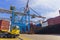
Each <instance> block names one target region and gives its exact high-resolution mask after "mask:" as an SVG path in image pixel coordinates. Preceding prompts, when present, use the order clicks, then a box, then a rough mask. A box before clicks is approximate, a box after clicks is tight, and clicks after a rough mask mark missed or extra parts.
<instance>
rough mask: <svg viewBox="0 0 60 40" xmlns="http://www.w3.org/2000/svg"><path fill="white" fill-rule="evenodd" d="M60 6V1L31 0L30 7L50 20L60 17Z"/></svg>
mask: <svg viewBox="0 0 60 40" xmlns="http://www.w3.org/2000/svg"><path fill="white" fill-rule="evenodd" d="M59 4H60V0H33V1H32V0H31V3H30V7H32V8H34V9H35V10H36V11H37V12H40V13H41V14H42V15H43V16H46V17H47V18H50V17H56V16H58V15H59V13H58V10H59V8H60V5H59ZM37 9H38V10H37ZM51 15H52V16H51Z"/></svg>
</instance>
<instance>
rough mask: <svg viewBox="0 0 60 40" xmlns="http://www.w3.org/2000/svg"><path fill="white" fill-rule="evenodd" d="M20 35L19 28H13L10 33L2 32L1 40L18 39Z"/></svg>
mask: <svg viewBox="0 0 60 40" xmlns="http://www.w3.org/2000/svg"><path fill="white" fill-rule="evenodd" d="M19 34H20V30H19V28H17V27H13V28H12V30H11V31H10V32H7V31H1V30H0V38H16V37H17V36H19Z"/></svg>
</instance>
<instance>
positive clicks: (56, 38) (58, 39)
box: [0, 34, 60, 40]
mask: <svg viewBox="0 0 60 40" xmlns="http://www.w3.org/2000/svg"><path fill="white" fill-rule="evenodd" d="M0 40H60V35H41V34H20V36H19V37H17V38H0Z"/></svg>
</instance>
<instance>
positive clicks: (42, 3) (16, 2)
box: [0, 0, 60, 18]
mask: <svg viewBox="0 0 60 40" xmlns="http://www.w3.org/2000/svg"><path fill="white" fill-rule="evenodd" d="M26 2H27V0H0V8H4V9H9V7H10V5H13V6H16V8H17V10H18V9H19V10H22V9H23V8H24V7H25V5H26ZM29 7H31V8H32V9H34V10H35V11H36V12H38V13H39V14H40V15H41V16H45V17H46V18H53V17H56V16H59V9H60V0H30V1H29ZM2 16H8V15H6V14H0V17H2Z"/></svg>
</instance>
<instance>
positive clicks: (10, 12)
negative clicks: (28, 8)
mask: <svg viewBox="0 0 60 40" xmlns="http://www.w3.org/2000/svg"><path fill="white" fill-rule="evenodd" d="M0 13H8V14H12V10H7V9H1V8H0ZM14 13H16V14H18V15H27V14H24V13H21V12H18V11H15V12H14ZM30 16H35V17H40V18H45V17H42V16H37V15H33V14H30Z"/></svg>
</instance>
